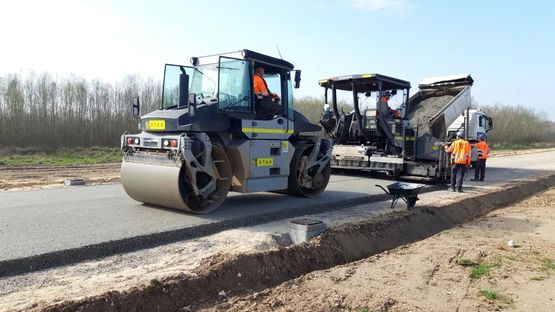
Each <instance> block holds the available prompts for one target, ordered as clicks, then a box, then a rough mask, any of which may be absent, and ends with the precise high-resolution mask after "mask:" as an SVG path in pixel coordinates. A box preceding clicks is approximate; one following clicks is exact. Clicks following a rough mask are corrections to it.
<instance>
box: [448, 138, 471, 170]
mask: <svg viewBox="0 0 555 312" xmlns="http://www.w3.org/2000/svg"><path fill="white" fill-rule="evenodd" d="M446 151H447V152H448V153H451V161H452V162H453V163H454V164H460V165H469V164H470V162H471V161H472V157H471V148H470V143H468V142H467V141H465V140H463V139H458V140H456V141H455V142H453V144H451V146H449V148H447V150H446Z"/></svg>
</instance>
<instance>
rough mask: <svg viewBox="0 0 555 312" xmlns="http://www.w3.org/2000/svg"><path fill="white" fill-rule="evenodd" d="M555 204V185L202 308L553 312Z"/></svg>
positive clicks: (554, 293) (241, 309)
mask: <svg viewBox="0 0 555 312" xmlns="http://www.w3.org/2000/svg"><path fill="white" fill-rule="evenodd" d="M554 203H555V189H554V188H552V189H550V190H548V191H547V192H544V193H541V194H538V195H537V196H533V197H532V198H530V199H528V200H525V201H523V202H521V203H519V204H516V205H514V206H511V207H508V208H505V209H502V210H497V211H494V212H492V213H490V214H488V215H486V216H485V217H483V218H480V219H478V220H476V221H474V222H470V223H467V224H464V225H463V226H460V227H458V228H454V229H451V230H448V231H444V232H442V233H440V234H437V235H435V236H432V237H430V238H428V239H425V240H422V241H419V242H417V243H413V244H410V245H406V246H403V247H399V248H396V249H393V250H391V251H388V252H384V253H381V254H378V255H375V256H372V257H369V258H366V259H364V260H361V261H358V262H354V263H351V264H347V265H343V266H338V267H334V268H332V269H329V270H324V271H315V272H312V273H309V274H307V275H305V276H302V277H300V278H298V279H294V280H291V281H288V282H285V283H283V284H281V285H280V286H278V287H275V288H273V289H268V290H264V291H260V292H256V293H253V294H250V295H248V296H241V297H232V298H229V299H224V298H223V297H222V298H223V299H222V300H221V302H220V303H218V304H217V305H215V306H208V307H204V308H203V310H204V311H360V312H362V311H499V310H507V311H553V307H554V306H555V262H554V261H555V204H554ZM509 240H513V241H515V243H516V246H515V247H509V246H508V241H509Z"/></svg>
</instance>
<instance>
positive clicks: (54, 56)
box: [0, 0, 555, 120]
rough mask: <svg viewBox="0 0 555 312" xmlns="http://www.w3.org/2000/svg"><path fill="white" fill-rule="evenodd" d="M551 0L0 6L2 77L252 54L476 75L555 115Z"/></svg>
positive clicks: (111, 74) (100, 0)
mask: <svg viewBox="0 0 555 312" xmlns="http://www.w3.org/2000/svg"><path fill="white" fill-rule="evenodd" d="M554 30H555V1H548V0H545V1H540V0H537V1H512V0H505V1H502V0H490V1H472V0H466V1H440V0H436V1H431V0H428V1H426V0H327V1H326V0H321V1H312V0H305V1H300V0H297V1H293V0H279V1H278V0H275V1H274V0H270V1H260V0H258V1H250V0H247V1H208V0H207V1H177V0H174V1H163V0H159V1H131V0H129V1H108V0H96V1H93V0H90V1H78V0H75V1H70V0H63V1H62V0H60V1H57V0H50V1H40V0H19V1H2V2H0V38H2V45H1V48H0V74H4V73H6V72H22V73H25V72H27V71H28V70H29V69H32V70H35V71H39V72H40V71H49V72H52V73H57V74H60V75H67V74H69V73H74V74H76V75H80V76H84V77H87V78H100V79H102V80H105V81H118V80H121V79H122V78H123V77H124V76H125V75H127V74H135V73H137V74H141V75H142V76H144V77H152V78H154V79H161V75H162V71H163V64H164V63H182V64H183V63H185V64H188V62H189V58H190V57H191V56H199V55H205V54H213V53H219V52H226V51H234V50H239V49H242V48H248V49H252V50H255V51H259V52H262V53H266V54H270V55H274V56H277V49H276V46H279V49H280V50H281V54H282V55H283V57H284V58H285V59H287V60H288V61H290V62H292V63H293V64H295V66H296V67H297V68H300V69H302V70H303V81H302V86H301V88H300V89H299V90H297V95H299V96H304V95H311V96H321V95H322V90H321V89H320V87H318V85H317V80H318V79H321V78H324V77H328V76H336V75H343V74H350V73H367V72H378V73H382V74H386V75H390V76H394V77H398V78H402V79H405V80H409V81H410V82H411V83H412V84H413V92H414V91H415V90H416V87H417V85H418V82H419V81H420V80H421V79H422V78H424V77H429V76H441V75H451V74H458V73H471V74H472V75H473V77H474V79H475V81H476V82H475V85H474V88H473V96H474V98H475V99H476V100H477V102H478V103H480V104H495V103H502V104H507V105H518V104H519V105H525V106H528V107H533V108H535V109H537V110H538V111H544V112H546V113H547V114H548V116H549V117H550V118H551V119H552V120H555V110H554V109H555V105H553V97H552V92H551V90H550V89H551V86H552V85H553V86H555V78H554V74H553V73H552V70H553V69H555V60H554V59H555V57H554V55H555V39H553V34H552V32H553V31H554Z"/></svg>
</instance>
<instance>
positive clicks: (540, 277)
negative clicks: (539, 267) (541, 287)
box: [530, 275, 547, 281]
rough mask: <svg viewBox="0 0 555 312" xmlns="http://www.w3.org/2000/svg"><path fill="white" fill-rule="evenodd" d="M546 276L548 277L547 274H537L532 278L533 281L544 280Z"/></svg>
mask: <svg viewBox="0 0 555 312" xmlns="http://www.w3.org/2000/svg"><path fill="white" fill-rule="evenodd" d="M546 278H547V276H541V275H536V276H532V277H530V280H532V281H543V280H544V279H546Z"/></svg>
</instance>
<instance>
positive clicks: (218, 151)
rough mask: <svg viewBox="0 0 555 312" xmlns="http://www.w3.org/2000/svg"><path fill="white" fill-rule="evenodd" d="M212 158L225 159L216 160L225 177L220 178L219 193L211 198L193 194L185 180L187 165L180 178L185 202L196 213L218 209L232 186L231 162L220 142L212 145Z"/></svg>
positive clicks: (219, 170)
mask: <svg viewBox="0 0 555 312" xmlns="http://www.w3.org/2000/svg"><path fill="white" fill-rule="evenodd" d="M212 159H213V160H216V161H220V160H223V162H216V168H217V169H218V172H219V174H220V176H221V177H223V178H224V179H219V180H218V181H217V182H216V184H217V189H218V190H217V194H215V195H216V196H215V197H213V198H210V199H205V198H202V197H201V196H192V195H189V194H190V193H191V187H190V186H189V185H187V183H186V182H185V176H186V173H185V172H184V170H186V169H185V166H183V169H182V173H181V175H180V176H181V180H180V189H181V194H182V198H183V200H184V202H185V204H186V205H187V206H188V207H189V209H190V212H192V213H195V214H206V213H210V212H212V211H214V210H216V209H218V208H219V207H220V206H221V205H222V204H223V202H224V201H225V199H226V197H227V193H228V192H229V190H230V188H231V175H232V171H231V164H230V161H229V158H228V157H227V153H226V150H225V148H224V147H223V146H222V145H221V144H219V143H215V144H213V145H212Z"/></svg>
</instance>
